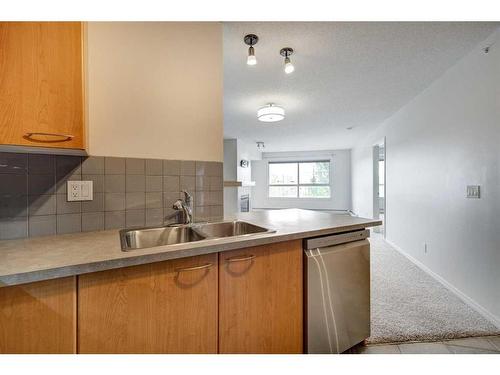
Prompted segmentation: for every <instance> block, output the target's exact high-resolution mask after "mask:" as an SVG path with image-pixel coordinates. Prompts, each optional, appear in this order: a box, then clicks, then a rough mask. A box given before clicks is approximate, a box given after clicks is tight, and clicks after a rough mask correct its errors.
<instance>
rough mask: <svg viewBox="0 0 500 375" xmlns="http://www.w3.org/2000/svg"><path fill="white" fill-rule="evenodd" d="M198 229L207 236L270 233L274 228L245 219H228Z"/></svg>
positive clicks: (197, 227)
mask: <svg viewBox="0 0 500 375" xmlns="http://www.w3.org/2000/svg"><path fill="white" fill-rule="evenodd" d="M196 230H197V231H198V232H199V233H201V234H202V235H204V236H206V237H207V238H220V237H232V236H243V235H247V234H258V233H269V232H272V230H270V229H267V228H263V227H259V226H258V225H254V224H250V223H247V222H245V221H226V222H222V223H208V224H200V225H197V226H196Z"/></svg>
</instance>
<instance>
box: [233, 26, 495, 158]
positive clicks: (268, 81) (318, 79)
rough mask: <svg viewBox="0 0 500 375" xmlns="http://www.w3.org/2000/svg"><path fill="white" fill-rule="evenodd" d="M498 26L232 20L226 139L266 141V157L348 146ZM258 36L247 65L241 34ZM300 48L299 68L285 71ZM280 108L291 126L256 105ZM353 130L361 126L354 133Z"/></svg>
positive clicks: (296, 58)
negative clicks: (262, 115)
mask: <svg viewBox="0 0 500 375" xmlns="http://www.w3.org/2000/svg"><path fill="white" fill-rule="evenodd" d="M497 27H499V23H479V22H468V23H436V22H420V23H404V22H394V23H389V22H382V23H380V22H378V23H377V22H354V23H353V22H349V23H347V22H315V23H306V22H295V23H294V22H269V23H267V22H258V23H253V22H252V23H248V22H238V23H224V136H225V138H240V139H243V140H246V141H250V142H255V141H264V142H265V144H266V151H301V150H326V149H343V148H350V147H352V146H353V145H354V144H355V141H356V139H359V137H360V136H362V134H363V133H366V132H367V131H369V130H370V129H373V128H374V127H376V126H377V125H378V124H380V123H381V122H382V121H384V120H385V119H387V118H388V117H389V116H391V115H392V114H393V113H394V112H396V111H397V110H398V109H400V108H401V107H402V106H403V105H405V104H406V103H408V102H409V101H410V100H411V99H412V98H413V97H415V96H416V95H417V94H418V93H420V92H421V91H422V90H423V89H425V88H426V87H427V86H428V85H429V84H430V83H431V82H432V81H434V80H435V79H436V78H438V77H439V76H440V75H442V74H443V73H444V72H445V70H446V69H447V68H449V67H450V66H452V65H453V64H454V63H455V62H456V61H457V60H459V59H460V58H461V57H462V56H464V55H465V54H466V53H467V52H469V51H470V50H471V49H472V48H473V47H474V46H475V45H476V44H477V43H479V42H481V41H483V40H484V39H485V38H486V37H487V36H488V35H489V34H491V33H492V32H493V31H494V30H495V29H496V28H497ZM248 33H254V34H257V35H258V36H259V42H258V44H257V45H256V46H255V54H256V56H257V60H258V64H257V65H255V66H247V65H246V54H247V46H246V45H245V44H244V43H243V36H244V35H246V34H248ZM282 47H292V48H293V49H294V50H295V51H296V52H295V54H294V55H293V56H292V57H291V58H292V62H293V64H294V65H295V72H293V73H292V74H290V75H286V74H285V73H284V72H283V65H282V64H283V60H282V58H281V56H280V55H279V50H280V49H281V48H282ZM267 103H275V104H278V105H281V106H283V107H284V108H285V110H286V118H285V120H283V121H281V122H277V123H263V122H259V121H258V120H257V115H256V112H257V109H258V108H259V107H261V106H263V105H265V104H267ZM347 127H353V129H352V130H347V129H346V128H347Z"/></svg>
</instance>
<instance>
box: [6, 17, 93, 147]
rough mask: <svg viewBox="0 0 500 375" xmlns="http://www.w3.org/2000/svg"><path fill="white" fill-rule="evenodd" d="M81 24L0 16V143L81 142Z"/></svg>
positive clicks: (70, 144)
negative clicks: (10, 19) (0, 19)
mask: <svg viewBox="0 0 500 375" xmlns="http://www.w3.org/2000/svg"><path fill="white" fill-rule="evenodd" d="M82 37H83V24H82V23H81V22H0V144H4V145H23V146H39V147H60V148H75V149H83V148H85V142H84V106H83V101H84V91H83V90H84V89H83V87H84V85H83V72H82V71H83V69H82V67H83V63H82V55H83V52H82V51H83V48H82V46H83V43H82Z"/></svg>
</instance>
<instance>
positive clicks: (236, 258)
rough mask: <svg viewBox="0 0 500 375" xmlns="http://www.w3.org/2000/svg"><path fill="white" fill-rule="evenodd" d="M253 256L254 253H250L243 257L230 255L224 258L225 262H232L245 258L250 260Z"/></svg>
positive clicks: (242, 260)
mask: <svg viewBox="0 0 500 375" xmlns="http://www.w3.org/2000/svg"><path fill="white" fill-rule="evenodd" d="M254 258H255V255H253V254H251V255H247V256H243V257H232V258H227V259H226V262H228V263H234V262H244V261H246V260H252V259H254Z"/></svg>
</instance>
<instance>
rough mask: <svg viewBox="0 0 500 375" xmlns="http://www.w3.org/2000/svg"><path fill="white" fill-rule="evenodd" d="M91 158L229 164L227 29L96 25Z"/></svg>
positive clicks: (90, 68) (91, 46)
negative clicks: (224, 146)
mask: <svg viewBox="0 0 500 375" xmlns="http://www.w3.org/2000/svg"><path fill="white" fill-rule="evenodd" d="M87 60H88V62H87V96H88V132H89V134H88V140H89V153H90V154H91V155H105V156H127V157H144V158H160V159H184V160H213V161H222V158H223V151H222V138H223V135H222V130H223V129H222V68H223V65H222V27H221V24H220V23H217V22H89V23H88V31H87Z"/></svg>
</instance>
